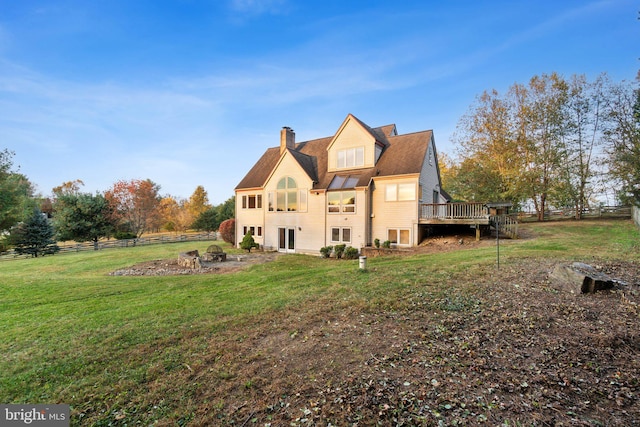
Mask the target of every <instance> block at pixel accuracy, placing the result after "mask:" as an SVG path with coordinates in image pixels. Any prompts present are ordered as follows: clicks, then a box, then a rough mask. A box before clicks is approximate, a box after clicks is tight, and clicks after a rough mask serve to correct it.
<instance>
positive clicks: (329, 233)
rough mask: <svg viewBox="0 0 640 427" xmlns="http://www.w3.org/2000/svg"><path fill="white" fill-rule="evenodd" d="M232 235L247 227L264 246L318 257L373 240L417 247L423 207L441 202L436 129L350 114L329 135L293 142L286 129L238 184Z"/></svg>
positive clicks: (421, 233) (444, 197)
mask: <svg viewBox="0 0 640 427" xmlns="http://www.w3.org/2000/svg"><path fill="white" fill-rule="evenodd" d="M235 195H236V216H235V218H236V236H238V238H237V240H238V241H241V240H242V237H241V236H244V235H245V234H246V232H247V231H251V233H252V234H253V237H254V239H255V241H256V243H259V244H260V245H261V247H264V248H265V249H267V250H278V251H281V252H291V253H294V252H295V253H307V254H318V253H319V250H320V248H321V247H324V246H329V245H331V246H335V245H336V244H340V243H344V244H346V245H347V246H353V247H355V248H361V247H364V246H370V245H371V244H372V243H373V241H374V239H379V240H380V241H382V242H383V241H385V240H390V241H391V242H392V243H393V244H394V245H395V246H399V247H403V246H404V247H410V246H415V245H417V244H418V243H419V242H420V241H421V239H422V238H423V237H424V235H425V233H426V228H425V226H424V225H423V224H420V206H421V204H424V203H429V204H442V203H446V202H448V196H447V195H446V193H445V192H444V191H443V190H442V189H441V188H440V173H439V169H438V157H437V152H436V146H435V141H434V137H433V131H431V130H427V131H422V132H415V133H410V134H405V135H399V134H398V132H397V130H396V126H395V125H393V124H391V125H386V126H380V127H375V128H371V127H369V126H368V125H366V124H365V123H363V122H362V121H360V120H359V119H358V118H356V117H355V116H353V115H351V114H349V115H347V117H346V118H345V120H344V121H343V122H342V124H341V125H340V126H339V127H338V130H337V131H336V132H335V133H334V134H333V135H331V136H328V137H326V138H320V139H315V140H311V141H304V142H296V141H295V133H294V131H293V130H292V129H290V128H288V127H285V128H283V129H282V130H281V132H280V145H279V146H278V147H273V148H269V149H267V150H266V151H265V153H264V154H263V155H262V157H260V159H259V160H258V161H257V162H256V164H255V165H254V166H253V167H252V168H251V169H250V170H249V172H248V173H247V174H246V175H245V177H244V178H243V179H242V181H240V183H239V184H238V186H237V187H236V188H235Z"/></svg>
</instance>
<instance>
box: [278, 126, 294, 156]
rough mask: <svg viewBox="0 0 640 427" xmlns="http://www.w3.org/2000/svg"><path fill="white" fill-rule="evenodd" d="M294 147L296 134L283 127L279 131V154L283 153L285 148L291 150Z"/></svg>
mask: <svg viewBox="0 0 640 427" xmlns="http://www.w3.org/2000/svg"><path fill="white" fill-rule="evenodd" d="M295 145H296V134H295V132H294V131H293V129H291V128H290V127H288V126H285V127H283V128H282V130H281V131H280V154H282V153H284V150H286V149H287V148H289V149H291V150H293V148H294V147H295Z"/></svg>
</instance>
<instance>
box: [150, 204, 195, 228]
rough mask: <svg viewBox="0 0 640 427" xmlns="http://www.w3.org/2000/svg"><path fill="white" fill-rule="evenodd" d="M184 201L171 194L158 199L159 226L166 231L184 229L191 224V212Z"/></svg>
mask: <svg viewBox="0 0 640 427" xmlns="http://www.w3.org/2000/svg"><path fill="white" fill-rule="evenodd" d="M186 204H187V203H186V202H185V201H184V200H180V199H177V198H175V197H173V196H165V197H163V198H162V200H160V206H159V208H158V209H159V212H160V218H161V220H160V226H161V227H162V228H163V229H165V230H167V231H185V230H186V229H187V228H188V227H189V225H191V218H192V217H191V214H190V213H189V211H188V210H187V207H186Z"/></svg>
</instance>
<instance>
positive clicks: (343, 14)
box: [0, 0, 640, 204]
mask: <svg viewBox="0 0 640 427" xmlns="http://www.w3.org/2000/svg"><path fill="white" fill-rule="evenodd" d="M639 10H640V5H638V3H637V2H636V1H635V0H595V1H590V0H581V1H578V0H560V1H559V0H552V1H551V0H539V1H513V0H505V1H478V0H475V1H466V0H465V1H463V0H460V1H455V0H452V1H427V0H420V1H412V0H408V1H376V0H369V1H349V0H341V1H333V0H323V1H314V0H310V1H302V0H296V1H294V0H218V1H216V0H207V1H205V0H174V1H169V0H110V1H86V0H56V1H53V0H42V1H37V0H21V1H16V0H0V149H3V148H8V149H10V150H12V151H14V152H15V156H14V163H15V166H19V171H20V172H21V173H24V174H25V175H27V177H28V178H29V179H30V180H31V181H32V182H33V183H34V184H36V186H37V190H38V191H39V192H40V193H42V194H43V195H48V194H50V193H51V189H52V188H53V187H55V186H57V185H60V184H62V183H63V182H65V181H71V180H75V179H81V180H82V181H84V183H85V186H84V188H83V190H84V191H87V192H95V191H104V190H106V189H108V188H109V187H111V185H112V184H113V183H114V182H116V181H117V180H121V179H124V180H130V179H133V178H140V179H147V178H148V179H151V180H152V181H154V182H156V183H157V184H159V185H160V186H161V193H162V194H163V195H168V194H170V195H173V196H176V197H183V198H187V197H189V195H191V194H192V193H193V191H194V190H195V188H196V186H198V185H203V186H204V187H205V189H206V190H207V192H208V194H209V199H210V202H211V203H213V204H218V203H222V202H223V201H224V200H226V199H227V198H229V197H230V196H232V195H233V189H234V187H235V186H236V185H237V183H238V182H239V181H240V180H241V179H242V177H243V176H244V174H245V173H246V172H247V171H248V170H249V168H251V167H252V166H253V164H254V163H255V161H256V160H257V159H258V158H259V157H260V156H261V155H262V153H263V152H264V150H265V149H266V148H268V147H272V146H276V145H278V143H279V133H280V129H281V128H282V126H290V127H292V128H293V129H294V130H295V132H296V140H297V141H305V140H310V139H314V138H319V137H324V136H329V135H332V134H333V133H334V132H335V131H336V130H337V129H338V127H339V126H340V124H341V123H342V121H343V120H344V118H345V117H346V116H347V114H349V113H352V114H354V115H355V116H356V117H358V118H360V119H361V120H363V121H364V122H365V123H367V124H369V125H370V126H373V127H375V126H382V125H386V124H390V123H395V124H396V125H397V127H398V131H399V132H400V133H409V132H415V131H421V130H426V129H433V130H434V134H435V138H436V144H437V146H438V149H439V151H441V152H446V153H448V154H451V155H452V154H453V153H454V146H453V145H452V144H451V141H450V140H451V136H452V134H453V132H454V131H455V128H456V125H457V123H458V121H459V120H460V118H461V116H462V115H463V114H465V113H466V112H467V111H468V109H469V107H470V106H471V105H472V104H473V102H474V100H475V98H476V96H478V95H480V94H481V93H482V92H483V91H484V90H491V89H496V90H498V91H500V92H503V91H505V90H507V89H508V87H509V86H511V85H512V84H513V83H515V82H518V83H526V82H527V81H528V80H529V79H530V78H531V77H532V76H534V75H539V74H542V73H551V72H553V71H556V72H559V73H560V74H562V75H564V76H565V77H569V76H571V75H573V74H585V75H586V76H587V77H588V78H590V79H592V78H595V77H596V76H597V75H598V74H600V73H602V72H607V73H608V74H609V76H610V77H611V78H612V79H613V80H616V81H620V80H633V79H634V78H635V76H636V73H637V72H638V69H640V61H638V57H640V49H638V48H639V47H640V21H638V11H639Z"/></svg>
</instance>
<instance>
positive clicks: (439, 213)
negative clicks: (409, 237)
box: [419, 203, 491, 225]
mask: <svg viewBox="0 0 640 427" xmlns="http://www.w3.org/2000/svg"><path fill="white" fill-rule="evenodd" d="M490 221H491V216H490V215H489V209H488V208H487V206H486V205H485V204H484V203H423V204H421V205H420V219H419V223H420V224H434V225H438V224H443V225H444V224H469V225H489V224H490V223H491V222H490Z"/></svg>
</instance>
